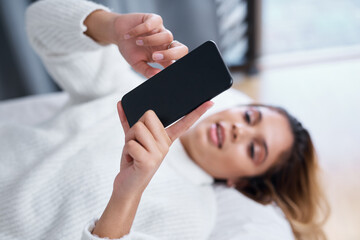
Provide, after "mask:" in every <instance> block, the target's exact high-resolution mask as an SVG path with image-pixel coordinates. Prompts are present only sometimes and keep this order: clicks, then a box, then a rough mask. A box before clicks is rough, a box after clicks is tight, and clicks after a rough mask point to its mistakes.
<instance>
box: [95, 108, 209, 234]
mask: <svg viewBox="0 0 360 240" xmlns="http://www.w3.org/2000/svg"><path fill="white" fill-rule="evenodd" d="M211 106H212V103H211V102H206V103H204V104H202V105H201V106H200V107H198V108H197V109H195V110H194V111H193V112H191V113H190V114H188V115H187V116H185V117H184V118H182V119H181V120H179V121H178V122H176V123H175V124H173V125H172V126H170V127H169V128H167V129H164V127H163V125H162V124H161V122H160V120H159V119H158V118H157V116H156V114H155V113H154V112H153V111H148V112H146V113H145V114H144V115H143V116H142V117H141V119H140V120H139V121H138V122H137V123H136V124H135V125H134V126H133V127H132V128H129V125H128V122H127V120H126V117H125V114H124V111H123V109H122V106H121V102H119V104H118V111H119V117H120V120H121V123H122V126H123V129H124V132H125V146H124V149H123V153H122V157H121V164H120V169H121V171H120V172H119V174H118V175H117V176H116V178H115V180H114V185H113V193H112V196H111V198H110V200H109V203H108V205H107V207H106V209H105V210H104V213H103V214H102V216H101V218H100V219H99V221H98V222H97V224H96V226H95V228H94V230H93V234H96V235H98V236H100V237H108V238H120V237H123V236H124V235H126V234H128V233H129V232H130V229H131V226H132V223H133V220H134V217H135V213H136V210H137V208H138V205H139V202H140V199H141V195H142V193H143V192H144V190H145V188H146V187H147V185H148V184H149V182H150V180H151V178H152V177H153V176H154V174H155V172H156V171H157V169H158V168H159V166H160V164H161V162H162V161H163V159H164V157H165V156H166V154H167V152H168V150H169V147H170V146H171V144H172V143H173V141H174V140H175V139H176V138H178V137H179V136H180V135H181V134H182V133H183V132H185V131H186V130H187V129H188V128H189V127H191V126H192V125H193V124H194V123H195V121H196V120H197V119H198V118H199V117H200V116H201V115H202V114H204V113H205V111H206V110H207V109H209V108H210V107H211Z"/></svg>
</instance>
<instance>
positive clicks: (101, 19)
mask: <svg viewBox="0 0 360 240" xmlns="http://www.w3.org/2000/svg"><path fill="white" fill-rule="evenodd" d="M118 16H119V14H117V13H112V12H108V11H105V10H95V11H94V12H92V13H90V14H89V15H88V16H87V18H86V19H85V20H84V25H85V26H86V28H87V30H86V31H85V32H84V34H85V35H87V36H89V37H90V38H92V39H93V40H94V41H96V42H98V43H100V44H104V45H106V44H112V43H116V38H115V31H114V22H115V19H116V18H117V17H118Z"/></svg>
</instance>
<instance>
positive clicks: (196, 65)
mask: <svg viewBox="0 0 360 240" xmlns="http://www.w3.org/2000/svg"><path fill="white" fill-rule="evenodd" d="M231 85H232V77H231V75H230V72H229V70H228V68H227V67H226V65H225V63H224V61H223V59H222V57H221V55H220V52H219V50H218V48H217V46H216V44H215V43H214V42H213V41H207V42H205V43H203V44H202V45H200V46H199V47H197V48H196V49H194V50H193V51H191V52H190V53H188V54H187V55H186V56H184V57H183V58H181V59H179V60H178V61H176V62H175V63H173V64H172V65H170V66H169V67H167V68H165V69H164V70H162V71H161V72H159V73H158V74H156V75H155V76H153V77H151V78H150V79H148V80H147V81H145V82H144V83H142V84H141V85H139V86H138V87H136V88H134V89H133V90H131V91H130V92H128V93H127V94H125V95H124V96H123V98H122V106H123V109H124V112H125V115H126V117H127V120H128V122H129V125H130V127H131V126H132V125H134V124H135V123H136V122H137V121H138V120H139V119H140V117H141V116H142V115H143V114H144V113H145V112H146V111H147V110H150V109H151V110H153V111H154V112H155V113H156V115H157V116H158V117H159V119H160V121H161V122H162V124H163V125H164V127H166V126H168V125H170V124H171V123H173V122H175V121H176V120H178V119H179V118H181V117H183V116H184V115H186V114H188V113H190V112H191V111H192V110H194V109H195V108H197V107H198V106H200V105H201V104H202V103H204V102H205V101H208V100H210V99H212V98H213V97H215V96H216V95H218V94H220V93H221V92H223V91H225V90H226V89H228V88H230V87H231Z"/></svg>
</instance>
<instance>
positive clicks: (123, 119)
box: [117, 101, 130, 134]
mask: <svg viewBox="0 0 360 240" xmlns="http://www.w3.org/2000/svg"><path fill="white" fill-rule="evenodd" d="M117 109H118V114H119V117H120V122H121V125H122V128H123V129H124V133H125V134H126V133H127V131H129V129H130V126H129V123H128V121H127V118H126V115H125V112H124V109H123V107H122V104H121V101H119V102H118V103H117Z"/></svg>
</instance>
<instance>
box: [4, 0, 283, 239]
mask: <svg viewBox="0 0 360 240" xmlns="http://www.w3.org/2000/svg"><path fill="white" fill-rule="evenodd" d="M96 9H104V10H107V9H106V8H105V7H103V6H101V5H97V4H95V3H92V2H87V1H79V0H48V1H39V2H37V3H35V4H33V5H32V6H31V7H30V8H29V9H28V11H27V24H26V28H27V31H28V34H29V39H30V42H31V43H32V46H33V47H34V49H35V50H36V52H37V53H38V54H39V55H40V57H41V58H42V60H43V61H44V64H45V66H46V67H47V69H48V71H49V73H50V74H51V75H52V77H53V78H54V80H55V81H56V82H57V83H58V84H59V85H60V86H61V87H62V88H63V89H64V90H65V91H67V92H68V93H69V101H68V102H67V104H65V106H64V107H62V108H60V110H59V111H57V113H55V114H54V115H53V117H51V118H50V119H48V120H46V121H42V122H41V123H39V124H36V125H32V124H28V125H24V124H18V123H16V122H6V121H3V119H0V121H2V122H0V239H1V240H15V239H19V240H20V239H27V240H35V239H52V240H53V239H54V240H56V239H64V240H65V239H71V240H72V239H83V240H88V239H99V238H97V237H96V236H92V235H91V233H90V231H91V229H92V227H93V225H94V224H95V220H91V219H94V218H95V219H96V218H98V217H99V216H100V215H101V213H102V211H103V210H104V208H105V206H106V204H107V202H108V200H109V198H110V195H111V192H112V184H113V180H114V178H115V176H116V174H117V173H118V171H119V165H120V156H121V151H122V147H123V145H124V135H123V132H122V129H121V124H120V122H119V119H118V116H117V112H116V103H117V101H118V100H120V99H121V97H122V95H123V94H124V93H126V92H128V91H129V90H130V89H132V88H133V87H135V86H136V85H138V84H139V83H140V82H141V80H142V79H141V78H140V77H139V76H138V75H137V74H135V73H134V72H132V71H131V69H130V67H129V66H128V64H127V63H126V62H125V60H124V59H123V58H122V57H121V55H120V54H119V52H118V49H117V47H116V46H107V47H104V46H101V45H98V44H97V43H95V42H94V41H93V40H92V39H90V38H88V37H86V36H85V35H84V34H83V32H84V31H85V29H86V28H85V26H84V25H83V20H84V19H85V18H86V16H88V15H89V14H90V13H91V12H92V11H94V10H96ZM227 100H229V99H227ZM243 103H244V102H243ZM24 122H25V121H24ZM211 183H212V178H211V177H210V176H208V175H207V174H206V173H205V172H204V171H203V170H202V169H200V168H199V167H198V166H197V165H196V164H195V163H194V162H193V161H192V160H191V159H189V158H188V156H187V155H186V153H185V152H184V149H183V148H182V145H181V143H180V142H179V141H175V142H174V144H173V146H172V147H171V149H170V151H169V153H168V155H167V156H166V158H165V159H164V162H163V164H162V165H161V166H160V168H159V170H158V171H157V173H156V174H155V176H154V178H153V179H152V180H151V182H150V184H149V186H148V188H147V189H146V190H145V192H144V194H143V197H142V199H141V202H140V205H139V208H138V211H137V214H136V217H135V220H134V224H133V226H132V229H131V233H130V234H129V235H127V236H124V237H123V238H122V239H127V240H129V239H131V240H134V239H139V240H140V239H143V240H145V239H147V240H150V239H196V240H201V239H208V238H209V236H210V234H211V231H212V230H213V231H215V233H216V234H215V235H212V236H214V238H210V239H226V238H224V236H225V235H223V234H224V232H227V231H228V229H237V227H238V226H237V224H238V222H236V221H233V219H232V217H231V211H232V210H231V209H232V208H231V206H232V202H233V201H238V198H240V199H241V198H245V197H244V196H243V195H241V194H235V195H232V196H233V198H226V199H227V200H226V201H225V202H224V201H222V200H221V201H218V205H217V206H216V198H215V195H214V189H213V187H212V185H211ZM224 191H231V189H227V188H226V189H225V190H224ZM220 192H221V194H222V192H223V191H220ZM247 201H250V200H249V199H247ZM245 202H246V201H245ZM261 207H263V206H260V207H257V208H258V209H261ZM217 208H219V209H220V210H219V211H218V212H217V210H216V209H217ZM221 208H225V209H221ZM242 210H244V212H239V211H237V212H236V214H239V216H242V217H244V218H246V219H253V218H254V219H257V218H259V217H262V212H261V211H260V210H259V211H257V213H256V214H255V215H254V214H253V205H251V204H250V205H249V206H248V207H247V208H242ZM219 214H220V215H219ZM272 214H273V215H276V213H275V212H274V209H273V211H272ZM216 215H218V219H220V220H221V222H220V223H219V222H217V223H216V226H215V218H216ZM275 217H276V216H275ZM266 219H267V221H272V219H273V218H272V215H271V214H269V215H268V217H267V218H266ZM282 221H283V222H285V225H284V226H288V225H286V224H287V223H286V221H285V220H284V218H282ZM265 222H266V221H265ZM254 226H257V225H254ZM274 226H275V225H274ZM281 226H283V225H281ZM214 227H215V228H214ZM214 229H215V230H214ZM248 229H250V228H248ZM255 231H256V229H255ZM277 231H280V232H281V231H286V232H288V228H286V229H285V230H283V229H279V228H278V229H277ZM240 233H244V232H243V231H240V232H235V233H234V232H233V236H236V237H239V238H236V239H240V238H241V235H240ZM213 234H214V233H213ZM226 236H230V235H226ZM244 236H248V235H244ZM257 236H260V237H259V238H257V239H264V235H262V234H260V235H257ZM265 236H267V235H265ZM274 236H277V235H276V234H275V235H274ZM279 236H282V235H279ZM265 238H266V237H265ZM244 239H249V238H246V237H245V238H244ZM278 239H281V238H278Z"/></svg>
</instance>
